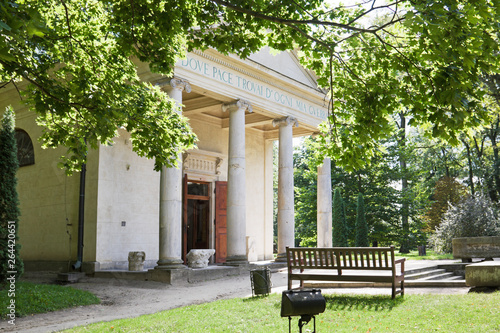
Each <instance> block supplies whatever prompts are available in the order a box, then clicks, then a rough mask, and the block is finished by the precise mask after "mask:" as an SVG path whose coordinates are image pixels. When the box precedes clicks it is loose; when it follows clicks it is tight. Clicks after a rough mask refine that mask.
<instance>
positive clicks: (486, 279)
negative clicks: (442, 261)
mask: <svg viewBox="0 0 500 333" xmlns="http://www.w3.org/2000/svg"><path fill="white" fill-rule="evenodd" d="M465 284H466V285H467V286H469V287H500V261H484V262H479V263H476V264H470V265H467V266H465Z"/></svg>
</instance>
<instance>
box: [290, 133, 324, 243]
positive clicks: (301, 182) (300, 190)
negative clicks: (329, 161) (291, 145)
mask: <svg viewBox="0 0 500 333" xmlns="http://www.w3.org/2000/svg"><path fill="white" fill-rule="evenodd" d="M310 144H311V141H304V142H303V143H302V145H300V146H297V147H296V148H295V151H294V172H293V177H294V180H293V184H294V187H295V238H296V239H297V240H299V241H300V246H304V247H314V246H316V244H317V232H318V229H317V223H316V221H317V208H318V207H317V193H318V191H317V168H316V167H315V166H314V164H312V163H311V161H310V157H311V154H310V152H311V146H310Z"/></svg>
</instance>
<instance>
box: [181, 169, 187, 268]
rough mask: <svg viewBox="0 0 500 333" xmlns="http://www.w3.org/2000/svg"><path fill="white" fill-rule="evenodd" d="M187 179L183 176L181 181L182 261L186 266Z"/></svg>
mask: <svg viewBox="0 0 500 333" xmlns="http://www.w3.org/2000/svg"><path fill="white" fill-rule="evenodd" d="M187 184H188V177H187V175H184V179H183V181H182V260H184V264H185V265H187V259H186V255H187V247H188V240H187V233H188V193H187Z"/></svg>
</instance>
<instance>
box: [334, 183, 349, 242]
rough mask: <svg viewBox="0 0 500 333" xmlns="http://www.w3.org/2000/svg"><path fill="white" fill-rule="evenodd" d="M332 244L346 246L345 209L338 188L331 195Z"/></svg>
mask: <svg viewBox="0 0 500 333" xmlns="http://www.w3.org/2000/svg"><path fill="white" fill-rule="evenodd" d="M332 228H333V235H332V239H333V242H332V244H333V246H348V244H347V228H346V223H345V211H344V203H343V201H342V196H341V194H340V189H338V188H337V189H335V194H334V196H333V221H332Z"/></svg>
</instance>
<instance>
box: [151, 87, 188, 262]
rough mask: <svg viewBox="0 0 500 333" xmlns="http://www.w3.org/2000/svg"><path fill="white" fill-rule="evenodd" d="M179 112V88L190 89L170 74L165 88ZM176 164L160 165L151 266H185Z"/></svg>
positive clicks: (180, 187)
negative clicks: (155, 256) (155, 254)
mask: <svg viewBox="0 0 500 333" xmlns="http://www.w3.org/2000/svg"><path fill="white" fill-rule="evenodd" d="M166 90H167V93H168V95H169V96H170V97H171V98H173V99H174V100H175V101H176V103H177V112H178V113H182V108H181V105H182V91H183V90H185V91H186V92H188V93H189V92H191V85H190V84H189V82H188V81H186V80H183V79H179V78H175V77H174V78H173V79H171V80H170V81H169V84H168V86H167V88H166ZM177 163H178V166H177V168H175V167H172V168H167V167H165V166H163V167H162V169H161V173H160V255H159V260H158V262H157V266H156V267H155V269H177V268H186V266H184V264H183V260H182V165H181V164H182V163H181V158H180V156H178V159H177Z"/></svg>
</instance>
